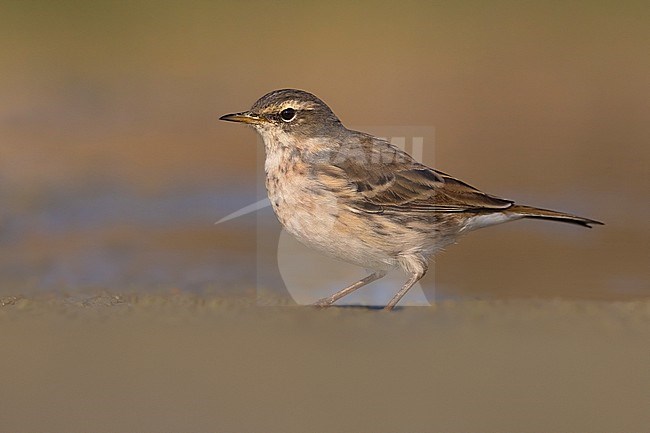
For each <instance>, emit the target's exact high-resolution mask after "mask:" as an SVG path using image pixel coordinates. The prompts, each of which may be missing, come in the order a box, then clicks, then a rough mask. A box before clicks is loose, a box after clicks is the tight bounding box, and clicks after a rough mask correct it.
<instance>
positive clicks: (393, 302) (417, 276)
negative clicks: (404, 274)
mask: <svg viewBox="0 0 650 433" xmlns="http://www.w3.org/2000/svg"><path fill="white" fill-rule="evenodd" d="M425 273H426V269H423V270H418V271H415V272H414V273H413V275H411V278H409V279H408V281H407V282H406V283H405V284H404V286H402V288H401V289H399V292H397V293H395V296H393V299H391V300H390V301H389V302H388V304H386V306H385V307H384V311H390V310H392V309H393V308H394V307H395V305H397V303H398V302H399V301H400V299H402V297H404V295H406V292H408V291H409V289H410V288H411V287H413V285H414V284H415V283H417V282H418V281H419V280H420V279H421V278H422V277H424V274H425Z"/></svg>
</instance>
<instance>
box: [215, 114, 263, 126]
mask: <svg viewBox="0 0 650 433" xmlns="http://www.w3.org/2000/svg"><path fill="white" fill-rule="evenodd" d="M219 120H226V121H228V122H241V123H248V124H257V123H260V122H262V118H260V116H258V115H257V114H253V113H251V112H250V111H244V112H242V113H232V114H225V115H223V116H221V117H220V118H219Z"/></svg>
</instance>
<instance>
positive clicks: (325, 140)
mask: <svg viewBox="0 0 650 433" xmlns="http://www.w3.org/2000/svg"><path fill="white" fill-rule="evenodd" d="M220 119H221V120H227V121H231V122H241V123H245V124H248V125H250V126H252V127H253V128H254V129H255V130H256V131H257V132H258V133H259V134H260V136H261V137H262V140H263V141H264V148H265V152H266V160H265V164H264V171H265V172H266V189H267V192H268V195H269V199H270V201H271V205H272V207H273V210H274V211H275V215H276V216H277V218H278V220H279V221H280V223H281V224H282V225H283V226H284V228H285V229H286V230H287V231H288V232H289V233H291V234H292V235H293V236H295V237H296V238H297V239H298V240H299V241H300V242H302V243H303V244H305V245H307V246H308V247H311V248H314V249H316V250H319V251H321V252H323V253H325V254H328V255H330V256H333V257H335V258H338V259H341V260H344V261H346V262H349V263H353V264H355V265H358V266H363V267H364V268H366V269H369V270H372V273H371V274H370V275H368V276H367V277H365V278H364V279H362V280H360V281H357V282H356V283H354V284H352V285H350V286H348V287H346V288H344V289H342V290H340V291H338V292H336V293H334V294H333V295H331V296H328V297H326V298H323V299H321V300H320V301H318V302H317V303H316V304H315V305H318V306H329V305H332V304H333V303H334V302H336V301H337V300H338V299H340V298H342V297H343V296H346V295H348V294H350V293H352V292H353V291H355V290H357V289H358V288H360V287H363V286H365V285H366V284H368V283H370V282H372V281H375V280H378V279H379V278H382V277H383V276H385V275H386V273H387V271H388V270H390V269H393V268H400V269H402V270H403V271H404V272H406V273H407V274H408V275H409V278H408V281H406V283H405V284H404V285H403V286H402V288H401V289H399V290H398V291H397V293H396V294H395V296H393V298H392V299H391V300H390V301H389V302H388V304H387V305H386V307H385V309H386V310H391V309H392V308H393V307H395V305H397V303H398V302H399V301H400V299H401V298H402V297H403V296H404V295H405V294H406V292H407V291H408V290H409V289H410V288H411V286H413V285H414V284H415V283H416V282H417V281H418V280H419V279H420V278H422V277H423V276H424V274H425V273H426V272H427V267H428V262H429V259H430V258H431V257H432V256H433V254H434V253H435V252H436V251H438V250H440V249H441V248H444V247H445V246H447V245H449V244H452V243H454V242H455V241H456V239H457V238H458V237H459V236H460V235H462V234H464V233H467V232H470V231H472V230H476V229H479V228H482V227H487V226H491V225H495V224H500V223H504V222H507V221H513V220H518V219H521V218H538V219H546V220H554V221H562V222H567V223H572V224H576V225H580V226H585V227H590V225H591V224H602V223H600V222H598V221H594V220H591V219H587V218H582V217H579V216H575V215H570V214H567V213H563V212H556V211H552V210H546V209H538V208H535V207H530V206H522V205H517V204H515V203H514V202H512V201H511V200H506V199H503V198H499V197H496V196H493V195H489V194H486V193H483V192H481V191H479V190H478V189H476V188H474V187H472V186H470V185H468V184H466V183H465V182H462V181H460V180H458V179H456V178H454V177H452V176H449V175H448V174H446V173H443V172H441V171H439V170H435V169H433V168H429V167H427V166H425V165H423V164H420V163H419V162H417V161H416V160H414V159H413V158H412V157H411V156H410V155H408V154H407V153H406V152H404V151H402V150H400V149H398V148H397V147H395V146H393V145H391V144H390V143H389V142H387V141H385V140H382V139H379V138H377V137H373V136H372V135H369V134H365V133H363V132H358V131H352V130H350V129H347V128H346V127H345V126H343V124H342V123H341V121H340V120H339V119H338V117H336V115H335V114H334V113H333V112H332V110H331V109H330V108H329V107H328V106H327V105H326V104H325V103H324V102H323V101H321V100H320V99H318V98H317V97H316V96H314V95H312V94H311V93H308V92H304V91H301V90H294V89H283V90H276V91H273V92H271V93H268V94H266V95H264V96H263V97H261V98H260V99H259V100H258V101H257V102H255V104H253V106H252V108H251V109H250V110H248V111H244V112H241V113H234V114H226V115H225V116H222V117H221V118H220Z"/></svg>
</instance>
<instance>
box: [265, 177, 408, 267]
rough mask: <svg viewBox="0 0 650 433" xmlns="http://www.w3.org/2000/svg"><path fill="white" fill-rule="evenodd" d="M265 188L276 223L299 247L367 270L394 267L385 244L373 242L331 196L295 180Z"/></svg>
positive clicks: (360, 222)
mask: <svg viewBox="0 0 650 433" xmlns="http://www.w3.org/2000/svg"><path fill="white" fill-rule="evenodd" d="M312 187H313V185H312ZM267 189H268V193H269V199H270V201H271V205H272V207H273V210H274V212H275V214H276V216H277V218H278V220H279V221H280V223H281V224H282V225H283V226H284V228H285V229H286V230H287V231H288V232H289V233H291V234H292V235H293V236H294V237H295V238H296V239H297V240H298V241H300V242H301V243H302V244H304V245H306V246H308V247H310V248H313V249H315V250H317V251H320V252H322V253H325V254H327V255H329V256H331V257H334V258H337V259H340V260H343V261H346V262H349V263H353V264H356V265H358V266H363V267H365V268H369V269H390V268H392V267H395V266H396V265H397V261H396V258H395V254H393V253H392V252H391V251H390V247H389V244H388V243H387V244H386V247H388V248H386V247H385V246H384V245H383V244H382V243H381V242H379V243H378V242H376V241H374V242H373V241H372V239H371V238H372V233H371V232H370V231H369V229H368V227H366V225H365V224H364V221H363V216H362V215H354V214H352V212H351V211H350V210H349V209H348V208H346V207H345V206H344V205H342V204H341V203H339V201H338V199H337V197H336V196H335V195H334V194H333V193H331V192H328V191H325V190H313V188H311V189H309V188H306V187H305V185H304V183H301V182H295V181H294V182H282V183H281V184H275V185H269V184H268V182H267Z"/></svg>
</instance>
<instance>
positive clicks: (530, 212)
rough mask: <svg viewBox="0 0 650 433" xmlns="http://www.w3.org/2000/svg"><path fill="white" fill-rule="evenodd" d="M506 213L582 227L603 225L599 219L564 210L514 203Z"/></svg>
mask: <svg viewBox="0 0 650 433" xmlns="http://www.w3.org/2000/svg"><path fill="white" fill-rule="evenodd" d="M506 212H508V213H512V214H515V215H517V216H520V217H521V218H539V219H544V220H553V221H561V222H565V223H571V224H577V225H580V226H583V227H588V228H591V225H592V224H598V225H603V223H601V222H600V221H596V220H592V219H589V218H582V217H579V216H576V215H571V214H568V213H564V212H556V211H554V210H548V209H539V208H536V207H531V206H519V205H514V206H512V207H510V208H508V209H507V210H506Z"/></svg>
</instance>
